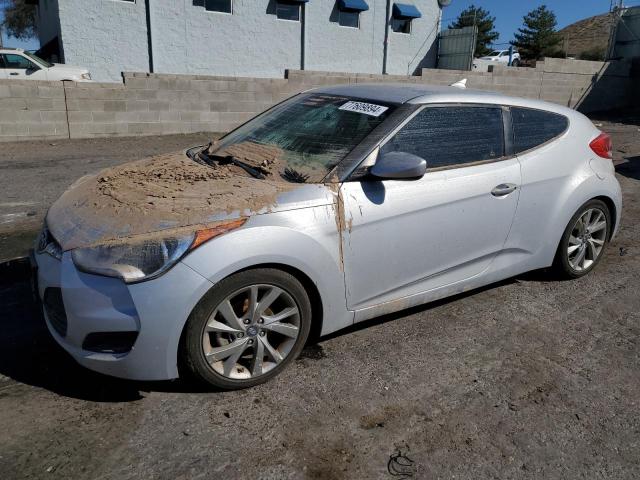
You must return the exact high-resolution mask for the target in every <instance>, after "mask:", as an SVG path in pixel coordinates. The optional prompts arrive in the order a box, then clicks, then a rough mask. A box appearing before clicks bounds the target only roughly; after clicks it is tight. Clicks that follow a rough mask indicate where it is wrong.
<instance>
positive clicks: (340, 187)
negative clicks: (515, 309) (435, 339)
mask: <svg viewBox="0 0 640 480" xmlns="http://www.w3.org/2000/svg"><path fill="white" fill-rule="evenodd" d="M611 150H612V146H611V140H610V138H609V136H608V135H607V134H605V133H602V132H600V131H599V130H598V129H597V128H595V127H594V126H593V124H592V123H591V121H590V120H589V119H588V118H586V117H585V116H584V115H582V114H580V113H578V112H576V111H574V110H570V109H568V108H566V107H562V106H560V105H553V104H550V103H545V102H541V101H536V100H528V99H520V98H512V97H507V96H504V95H499V94H495V93H489V92H474V91H471V90H464V89H462V88H453V87H432V86H420V85H366V84H355V85H342V86H333V87H325V88H322V89H318V90H312V91H308V92H305V93H302V94H300V95H297V96H295V97H293V98H292V99H289V100H287V101H285V102H283V103H281V104H279V105H277V106H275V107H273V108H271V109H270V110H268V111H267V112H265V113H262V114H261V115H259V116H258V117H256V118H254V119H253V120H251V121H249V122H248V123H246V124H244V125H242V126H241V127H239V128H238V129H236V130H234V131H233V132H231V133H229V134H228V135H226V136H225V137H223V138H222V139H220V140H219V141H218V142H214V143H212V144H211V145H209V146H200V147H194V148H192V149H190V150H188V151H187V152H186V153H177V154H172V155H163V156H160V157H155V158H150V159H145V160H141V161H138V162H134V163H129V164H125V165H121V166H118V167H114V168H112V169H109V170H105V171H102V172H100V173H99V174H97V175H95V176H89V177H84V178H83V179H80V180H79V181H78V182H76V183H75V184H74V186H72V187H71V188H70V189H69V190H68V191H67V192H66V193H65V194H64V195H63V196H62V197H61V198H60V199H59V200H57V201H56V202H55V203H54V204H53V205H52V206H51V208H50V209H49V212H48V214H47V218H46V226H45V228H44V229H43V232H42V235H41V237H40V239H39V242H38V244H37V246H36V248H35V253H34V260H35V264H36V265H37V269H38V273H37V276H36V278H37V285H38V292H39V295H40V298H41V299H42V300H43V305H44V312H45V319H46V322H47V325H48V327H49V330H50V332H51V334H52V335H53V337H54V338H55V339H56V341H58V342H59V343H60V345H62V346H63V347H64V348H65V349H66V350H67V351H68V352H69V353H70V354H71V355H72V356H73V357H74V358H75V359H76V360H77V361H78V362H79V363H81V364H82V365H84V366H86V367H88V368H91V369H93V370H96V371H98V372H102V373H105V374H109V375H114V376H118V377H123V378H129V379H136V380H162V379H171V378H176V377H178V376H179V374H180V373H181V372H186V373H187V374H188V375H194V376H195V377H196V378H200V379H201V380H203V381H206V382H209V383H210V384H212V385H214V386H216V387H218V388H223V389H235V388H244V387H249V386H253V385H257V384H258V383H261V382H264V381H265V380H268V379H269V378H272V377H273V376H275V375H277V374H278V373H279V372H280V371H282V370H283V369H284V368H285V367H286V365H288V364H289V363H291V362H292V361H293V360H294V359H295V357H296V356H297V355H298V354H299V353H300V351H301V350H302V348H303V346H304V344H305V342H306V340H307V337H308V336H309V335H310V334H312V335H313V336H314V337H316V336H317V335H327V334H329V333H332V332H335V331H337V330H340V329H343V328H346V327H349V326H351V325H353V324H354V323H357V322H362V321H365V320H368V319H371V318H374V317H377V316H381V315H385V314H389V313H392V312H396V311H399V310H403V309H406V308H409V307H413V306H415V305H419V304H423V303H426V302H431V301H434V300H437V299H441V298H444V297H449V296H451V295H456V294H459V293H462V292H466V291H468V290H471V289H474V288H479V287H482V286H484V285H488V284H490V283H493V282H497V281H500V280H504V279H505V278H509V277H513V276H516V275H520V274H522V273H524V272H527V271H530V270H535V269H540V268H545V267H550V266H552V265H553V266H554V267H555V268H556V270H557V272H558V273H559V274H560V275H562V276H564V277H567V278H578V277H581V276H583V275H586V274H588V273H590V272H591V271H593V269H594V268H595V267H596V265H597V264H598V262H599V261H600V260H601V259H602V257H603V252H604V250H605V247H606V245H607V243H608V242H609V241H610V240H611V238H612V237H613V236H615V233H616V231H617V229H618V225H620V213H621V211H622V195H621V191H620V185H619V184H618V181H617V180H616V177H615V172H614V168H613V163H612V161H611V158H612V155H611ZM577 288H579V287H577ZM523 302H524V300H523ZM471 321H472V320H471ZM415 335H422V332H420V331H419V328H417V327H416V329H415ZM398 341H401V339H399V340H398ZM354 348H369V346H365V345H354ZM335 361H336V362H338V361H340V360H339V359H336V360H335ZM379 361H380V363H381V364H383V363H384V361H385V360H384V359H383V358H380V359H379ZM179 368H181V369H182V368H183V369H184V370H179Z"/></svg>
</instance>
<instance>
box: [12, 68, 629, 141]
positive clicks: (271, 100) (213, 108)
mask: <svg viewBox="0 0 640 480" xmlns="http://www.w3.org/2000/svg"><path fill="white" fill-rule="evenodd" d="M123 78H124V81H123V83H120V84H114V83H73V82H33V81H14V80H4V81H0V141H11V140H22V139H24V140H27V139H42V138H94V137H111V136H131V135H162V134H175V133H194V132H226V131H229V130H231V129H232V128H234V127H236V126H238V125H239V124H241V123H243V122H244V121H246V120H248V119H249V118H251V117H253V116H255V115H256V114H258V113H260V112H262V111H264V110H266V109H267V108H269V107H270V106H272V105H273V104H275V103H278V102H280V101H281V100H284V99H285V98H288V97H290V96H291V95H293V94H295V93H298V92H301V91H304V90H308V89H310V88H313V87H319V86H323V85H337V84H344V83H371V82H405V83H421V84H436V85H448V84H451V83H453V82H456V81H458V80H460V79H462V78H467V79H468V87H469V88H476V89H480V90H489V91H497V92H501V93H505V94H508V95H512V96H521V97H529V98H536V99H543V100H547V101H551V102H555V103H559V104H562V105H566V106H571V107H576V106H577V107H578V108H579V109H580V110H581V111H583V112H590V111H597V110H607V109H613V108H620V107H625V106H628V105H629V104H630V103H632V102H633V101H637V98H636V97H637V95H638V81H637V78H634V76H633V73H632V70H631V68H630V65H629V64H625V63H612V64H606V63H602V62H582V61H567V60H557V59H550V60H547V61H546V62H538V65H537V67H536V68H535V69H529V68H504V67H496V68H494V69H493V71H492V72H467V71H455V70H431V69H423V70H422V75H421V76H402V75H377V74H358V73H355V74H354V73H340V72H315V71H309V70H304V71H300V70H289V71H287V75H286V78H282V79H275V78H243V77H211V76H201V75H166V74H146V73H125V74H124V75H123Z"/></svg>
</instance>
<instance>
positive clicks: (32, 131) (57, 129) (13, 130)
mask: <svg viewBox="0 0 640 480" xmlns="http://www.w3.org/2000/svg"><path fill="white" fill-rule="evenodd" d="M33 138H41V139H58V138H69V127H68V124H67V110H66V106H65V98H64V88H63V85H62V82H40V81H32V80H0V141H15V140H29V139H33Z"/></svg>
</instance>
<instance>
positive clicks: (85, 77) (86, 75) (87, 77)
mask: <svg viewBox="0 0 640 480" xmlns="http://www.w3.org/2000/svg"><path fill="white" fill-rule="evenodd" d="M80 77H82V79H83V80H91V74H90V73H89V72H87V73H83V74H82V75H80Z"/></svg>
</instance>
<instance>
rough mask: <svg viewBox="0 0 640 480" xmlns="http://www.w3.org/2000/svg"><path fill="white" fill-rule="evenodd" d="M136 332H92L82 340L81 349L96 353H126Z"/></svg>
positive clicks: (129, 349) (131, 346)
mask: <svg viewBox="0 0 640 480" xmlns="http://www.w3.org/2000/svg"><path fill="white" fill-rule="evenodd" d="M137 338H138V332H94V333H90V334H89V335H87V337H86V338H85V339H84V342H82V349H83V350H89V351H90V352H98V353H114V354H119V353H127V352H129V351H131V349H132V348H133V344H134V343H136V339H137Z"/></svg>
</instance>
